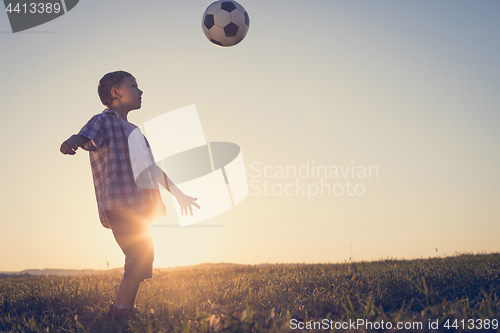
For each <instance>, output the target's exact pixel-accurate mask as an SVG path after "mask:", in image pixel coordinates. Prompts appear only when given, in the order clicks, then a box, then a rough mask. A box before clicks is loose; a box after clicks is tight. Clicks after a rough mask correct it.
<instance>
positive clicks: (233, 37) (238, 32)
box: [201, 0, 250, 46]
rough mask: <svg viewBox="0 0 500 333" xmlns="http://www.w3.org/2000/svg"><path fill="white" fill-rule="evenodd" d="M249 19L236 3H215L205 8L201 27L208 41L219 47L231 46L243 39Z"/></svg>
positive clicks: (243, 9) (241, 7)
mask: <svg viewBox="0 0 500 333" xmlns="http://www.w3.org/2000/svg"><path fill="white" fill-rule="evenodd" d="M249 26H250V19H249V18H248V14H247V11H246V10H245V8H243V6H241V5H240V4H239V3H237V2H236V1H232V0H231V1H224V0H222V1H216V2H214V3H212V4H211V5H210V6H208V7H207V10H205V13H204V14H203V19H202V22H201V27H202V28H203V32H204V33H205V36H207V38H208V40H209V41H211V42H212V43H214V44H215V45H219V46H233V45H236V44H238V43H239V42H241V40H242V39H243V38H245V36H246V34H247V31H248V27H249Z"/></svg>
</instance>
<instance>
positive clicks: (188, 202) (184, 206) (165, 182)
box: [156, 166, 200, 216]
mask: <svg viewBox="0 0 500 333" xmlns="http://www.w3.org/2000/svg"><path fill="white" fill-rule="evenodd" d="M156 169H157V171H156V172H157V174H158V182H159V183H160V184H161V185H162V186H163V187H164V188H165V189H166V190H167V191H169V192H170V193H171V194H172V195H173V196H174V197H175V198H176V199H177V202H178V203H179V205H180V206H181V213H182V215H187V212H188V209H189V213H190V214H191V216H193V207H191V206H195V207H196V208H198V209H200V206H199V205H198V204H197V203H196V202H195V201H196V200H198V198H193V197H190V196H189V195H185V194H184V193H182V191H181V190H180V189H179V188H178V187H177V186H175V184H174V183H172V181H171V180H170V179H168V177H167V175H166V174H165V172H163V170H162V169H161V168H160V167H158V166H156ZM169 184H170V185H169Z"/></svg>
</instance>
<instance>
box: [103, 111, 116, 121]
mask: <svg viewBox="0 0 500 333" xmlns="http://www.w3.org/2000/svg"><path fill="white" fill-rule="evenodd" d="M102 112H103V113H111V114H114V115H115V116H116V117H117V118H118V119H120V115H119V114H118V112H117V111H113V110H110V109H105V110H104V111H102Z"/></svg>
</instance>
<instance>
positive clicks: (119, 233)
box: [105, 210, 154, 281]
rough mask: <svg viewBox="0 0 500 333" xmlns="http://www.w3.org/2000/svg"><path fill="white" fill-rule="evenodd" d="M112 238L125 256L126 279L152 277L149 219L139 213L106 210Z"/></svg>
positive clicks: (152, 259)
mask: <svg viewBox="0 0 500 333" xmlns="http://www.w3.org/2000/svg"><path fill="white" fill-rule="evenodd" d="M105 213H106V216H107V218H108V221H109V225H110V227H111V230H112V231H113V236H115V239H116V242H117V243H118V245H119V246H120V248H121V249H122V251H123V253H124V254H125V266H124V269H125V273H124V274H123V277H125V278H127V279H134V280H141V281H144V280H145V279H151V278H152V277H153V261H154V245H153V238H152V237H151V235H150V232H149V224H150V223H151V222H152V220H151V219H149V218H147V217H145V216H144V214H141V213H128V212H123V211H120V210H106V211H105Z"/></svg>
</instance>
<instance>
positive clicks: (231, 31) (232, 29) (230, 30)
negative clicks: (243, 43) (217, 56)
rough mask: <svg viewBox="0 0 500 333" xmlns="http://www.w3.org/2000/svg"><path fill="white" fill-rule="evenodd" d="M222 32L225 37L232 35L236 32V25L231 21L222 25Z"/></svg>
mask: <svg viewBox="0 0 500 333" xmlns="http://www.w3.org/2000/svg"><path fill="white" fill-rule="evenodd" d="M224 33H225V34H226V37H234V36H236V35H237V34H238V26H237V25H236V24H234V23H233V22H231V23H229V24H228V25H226V26H225V27H224Z"/></svg>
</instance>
